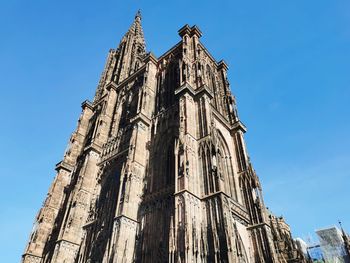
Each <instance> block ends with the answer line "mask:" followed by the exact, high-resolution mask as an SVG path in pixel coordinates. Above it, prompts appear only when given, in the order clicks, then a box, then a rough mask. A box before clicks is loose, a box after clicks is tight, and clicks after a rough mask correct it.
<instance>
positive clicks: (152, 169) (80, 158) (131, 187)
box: [22, 12, 302, 263]
mask: <svg viewBox="0 0 350 263" xmlns="http://www.w3.org/2000/svg"><path fill="white" fill-rule="evenodd" d="M178 33H179V35H180V37H181V40H180V41H179V42H178V43H177V44H176V45H175V46H173V47H172V48H171V49H169V51H167V52H166V53H165V54H163V55H162V56H160V57H159V58H157V57H155V56H154V55H153V54H152V53H147V52H146V46H145V40H144V36H143V31H142V27H141V14H140V13H139V12H138V13H137V14H136V16H135V20H134V22H133V23H132V25H131V27H130V28H129V30H128V32H127V33H126V34H125V35H124V37H123V38H122V40H121V42H120V44H119V46H118V48H117V49H111V50H110V51H109V54H108V58H107V62H106V66H105V69H104V71H103V73H102V76H101V79H100V81H99V84H98V87H97V90H96V94H95V97H94V100H93V102H89V101H84V102H83V103H82V112H81V115H80V118H79V120H78V123H77V127H76V130H75V131H74V132H73V133H72V135H71V137H70V140H69V145H68V148H67V151H66V152H65V154H64V157H63V159H62V161H61V162H59V163H58V164H57V165H56V171H57V174H56V177H55V179H54V181H53V183H52V185H51V187H50V189H49V192H48V195H47V198H46V200H45V202H44V204H43V207H42V208H41V210H40V211H39V213H38V216H37V218H36V221H35V225H34V229H33V232H32V233H31V236H30V240H29V243H28V245H27V247H26V249H25V253H24V255H23V257H22V262H23V263H29V262H30V263H39V262H40V263H44V262H45V263H49V262H55V263H73V262H74V263H83V262H87V263H119V262H120V263H128V262H140V263H141V262H143V263H153V262H161V263H163V262H169V263H178V262H196V263H199V262H203V263H204V262H207V263H211V262H227V263H228V262H237V263H238V262H244V263H260V262H261V263H264V262H266V263H267V262H302V261H301V260H300V261H298V260H297V259H296V261H290V259H287V258H286V257H288V256H283V255H282V254H281V249H279V248H278V244H279V242H278V240H277V239H276V235H275V234H274V232H276V231H274V225H275V224H274V225H273V224H271V218H272V217H271V214H270V213H269V212H268V211H267V209H266V207H265V205H264V202H263V198H262V192H261V185H260V182H259V178H258V177H257V175H256V173H255V171H254V169H253V168H252V165H251V163H250V160H249V157H248V153H247V149H246V146H245V143H244V133H245V131H246V127H245V126H244V125H243V124H242V122H241V121H240V119H239V117H238V114H237V108H236V101H235V97H234V96H233V95H232V93H231V91H230V84H229V82H228V79H227V69H228V68H227V65H226V63H225V62H224V61H222V60H221V61H220V62H217V61H216V60H215V59H214V58H213V57H212V56H211V54H210V53H209V52H208V50H207V49H206V48H205V47H204V46H203V44H202V43H201V42H200V37H201V35H202V33H201V31H200V30H199V28H198V27H197V26H192V27H190V26H188V25H185V26H184V27H182V28H181V29H180V30H179V31H178ZM273 218H275V217H273ZM282 241H283V242H287V241H284V240H282ZM290 243H291V245H290V248H289V247H287V248H288V251H287V252H293V249H294V248H293V241H290ZM294 252H295V251H294ZM286 254H288V253H286ZM292 254H293V253H292ZM294 254H295V253H294ZM297 257H298V255H297V256H296V257H295V258H297ZM299 257H300V255H299Z"/></svg>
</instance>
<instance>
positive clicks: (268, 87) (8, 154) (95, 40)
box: [0, 0, 350, 263]
mask: <svg viewBox="0 0 350 263" xmlns="http://www.w3.org/2000/svg"><path fill="white" fill-rule="evenodd" d="M138 8H140V9H141V10H142V14H143V27H144V32H145V37H146V43H147V48H148V50H149V51H152V52H154V53H155V54H156V55H157V56H159V55H161V54H162V53H163V52H165V51H166V50H167V49H169V48H170V47H171V46H172V45H174V44H175V43H177V41H179V36H178V35H177V30H178V29H179V28H181V27H182V26H183V25H184V24H186V23H188V24H190V25H193V24H197V25H198V26H199V27H200V29H201V30H202V32H203V37H202V42H203V43H204V44H205V45H206V46H207V48H208V49H209V51H210V52H211V53H212V54H213V56H214V57H215V58H216V59H217V60H220V59H225V60H226V61H227V63H228V65H229V67H230V70H229V79H230V82H231V88H232V91H233V92H234V94H235V95H236V97H237V101H238V109H239V113H240V117H241V119H242V121H243V122H244V123H245V124H246V125H247V127H248V132H247V134H246V141H247V145H248V150H249V153H250V156H251V159H252V162H253V164H254V167H255V169H256V171H257V173H258V175H259V176H260V179H261V181H262V185H263V190H264V196H265V203H266V205H267V206H268V207H270V208H271V210H272V211H273V212H275V213H276V214H278V215H284V216H285V217H286V219H287V221H288V223H289V224H290V225H291V227H292V230H293V234H294V236H300V237H305V236H307V235H308V234H309V233H312V232H313V231H314V230H315V229H317V228H321V227H326V226H330V225H334V224H336V223H337V220H338V219H341V220H342V221H343V225H344V227H345V228H346V229H347V230H349V231H350V206H349V195H350V194H349V192H350V191H349V186H350V176H349V175H350V171H349V165H350V150H349V149H350V140H349V134H350V117H349V114H350V108H349V103H350V72H349V70H350V27H349V25H350V2H349V1H346V0H333V1H326V0H317V1H316V0H308V1H305V0H294V1H280V0H266V1H258V0H256V1H236V0H235V1H232V0H231V1H217V2H214V1H152V0H151V1H141V0H139V1H135V0H133V1H123V2H122V1H43V0H42V1H40V0H38V1H24V0H23V1H18V0H17V1H16V0H12V1H2V2H1V3H0V24H1V26H0V36H1V41H0V75H1V77H0V87H1V98H2V99H1V103H0V112H1V113H2V114H1V129H0V138H1V145H2V151H1V152H0V160H1V165H0V176H1V178H0V179H1V185H0V193H1V198H0V205H1V209H0V211H1V212H0V213H1V214H0V230H1V235H0V248H1V251H2V253H0V261H1V262H6V263H7V262H18V261H19V259H20V255H21V254H22V252H23V250H24V247H25V244H26V242H27V239H28V236H29V232H30V230H31V227H32V224H33V220H34V217H35V215H36V213H37V211H38V209H39V208H40V206H41V204H42V201H43V200H44V198H45V195H46V193H47V190H48V188H49V185H50V183H51V182H52V179H53V177H54V175H55V173H54V165H55V164H56V163H57V162H59V161H60V159H61V158H62V155H63V152H64V149H65V146H66V143H67V141H68V138H69V135H70V133H71V132H72V131H73V130H74V128H75V126H76V122H77V119H78V116H79V114H80V110H81V109H80V103H81V102H82V101H83V100H85V99H91V98H92V96H93V94H94V90H95V88H96V84H97V82H98V79H99V76H100V74H101V72H102V69H103V65H104V61H105V58H106V55H107V52H108V50H109V48H114V47H116V46H117V44H118V43H119V40H120V38H121V37H122V35H123V34H124V33H125V31H126V30H127V29H128V27H129V25H130V24H131V22H132V20H133V17H134V14H135V12H136V11H137V9H138Z"/></svg>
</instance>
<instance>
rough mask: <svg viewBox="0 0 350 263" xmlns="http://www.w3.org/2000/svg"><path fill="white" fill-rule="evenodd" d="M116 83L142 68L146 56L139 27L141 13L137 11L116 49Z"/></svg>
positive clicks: (141, 30) (143, 40) (141, 31)
mask: <svg viewBox="0 0 350 263" xmlns="http://www.w3.org/2000/svg"><path fill="white" fill-rule="evenodd" d="M118 53H119V54H118V62H117V65H118V66H117V68H118V72H116V74H117V78H116V79H117V82H120V81H122V80H123V79H125V78H127V77H128V76H129V75H131V74H133V73H134V72H135V71H136V70H137V69H138V68H139V67H140V66H142V63H143V62H142V61H143V58H144V57H145V55H146V43H145V38H144V35H143V29H142V25H141V11H140V10H138V11H137V13H136V15H135V19H134V21H133V23H132V24H131V26H130V28H129V29H128V31H127V32H126V34H125V35H124V37H123V38H122V40H121V42H120V44H119V47H118Z"/></svg>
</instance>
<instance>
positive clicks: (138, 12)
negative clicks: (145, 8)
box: [135, 9, 142, 19]
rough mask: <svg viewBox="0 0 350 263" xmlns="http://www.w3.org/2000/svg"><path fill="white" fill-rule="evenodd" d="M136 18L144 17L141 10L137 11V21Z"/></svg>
mask: <svg viewBox="0 0 350 263" xmlns="http://www.w3.org/2000/svg"><path fill="white" fill-rule="evenodd" d="M136 18H140V19H141V18H142V16H141V10H140V9H139V10H137V13H136V15H135V19H136Z"/></svg>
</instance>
